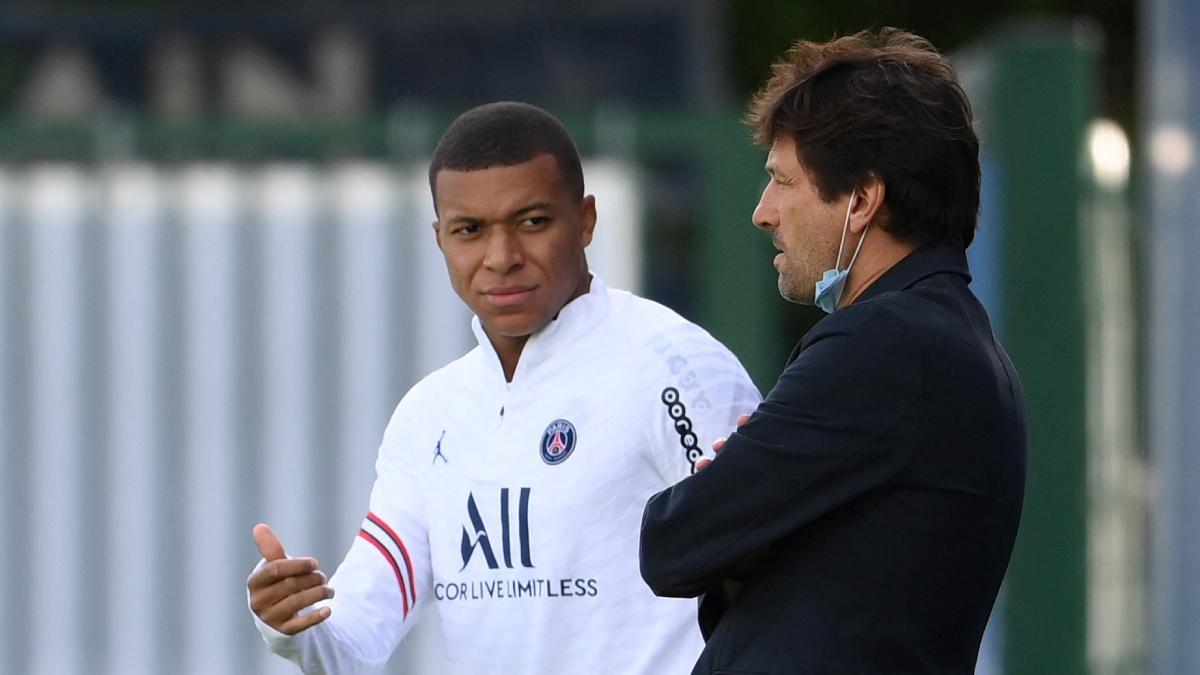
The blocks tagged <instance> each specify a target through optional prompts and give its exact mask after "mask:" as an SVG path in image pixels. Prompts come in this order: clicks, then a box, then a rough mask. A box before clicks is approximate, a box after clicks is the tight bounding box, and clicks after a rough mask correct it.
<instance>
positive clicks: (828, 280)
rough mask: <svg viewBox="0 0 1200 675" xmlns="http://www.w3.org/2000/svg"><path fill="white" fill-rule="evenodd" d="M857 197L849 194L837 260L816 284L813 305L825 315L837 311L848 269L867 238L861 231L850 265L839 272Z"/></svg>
mask: <svg viewBox="0 0 1200 675" xmlns="http://www.w3.org/2000/svg"><path fill="white" fill-rule="evenodd" d="M856 197H858V195H857V194H856V193H853V192H852V193H850V204H849V205H848V206H847V207H846V222H844V223H842V243H840V244H838V254H837V260H835V261H834V262H833V269H831V270H825V274H822V275H821V279H820V281H818V282H817V284H816V288H817V293H816V296H815V297H814V299H813V304H815V305H816V306H817V307H820V308H821V309H822V310H824V311H825V313H826V314H832V313H833V310H835V309H837V307H838V303H839V302H841V300H842V291H844V290H845V289H846V278H847V277H849V276H850V268H851V267H853V266H854V261H855V260H858V252H859V251H861V250H862V244H863V240H864V239H866V238H867V231H866V230H863V233H862V236H861V237H859V239H858V246H857V247H856V248H855V249H854V255H853V256H851V257H850V264H848V265H846V269H844V270H839V269H838V265H841V264H842V250H843V249H845V247H846V233H847V232H848V231H849V230H850V212H851V211H852V210H854V201H855V198H856Z"/></svg>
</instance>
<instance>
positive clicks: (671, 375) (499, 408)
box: [247, 103, 760, 675]
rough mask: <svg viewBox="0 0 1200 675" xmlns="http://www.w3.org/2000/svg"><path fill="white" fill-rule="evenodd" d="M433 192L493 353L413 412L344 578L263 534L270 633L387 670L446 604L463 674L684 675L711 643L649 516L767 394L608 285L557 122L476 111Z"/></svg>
mask: <svg viewBox="0 0 1200 675" xmlns="http://www.w3.org/2000/svg"><path fill="white" fill-rule="evenodd" d="M429 178H430V188H431V190H432V192H433V199H434V206H435V211H436V213H437V221H436V222H434V224H433V229H434V233H435V235H436V237H437V242H438V246H439V247H440V248H441V250H442V253H443V254H444V255H445V258H446V268H447V270H448V272H449V274H450V281H451V283H452V285H453V286H454V289H455V291H456V292H457V293H458V295H459V296H460V297H461V298H462V300H463V302H465V303H466V304H467V305H468V306H469V307H470V308H471V309H472V310H473V311H474V313H475V319H474V320H473V321H472V328H473V329H474V332H475V335H476V337H477V338H478V339H479V346H478V347H476V348H475V349H473V350H471V351H470V352H468V353H467V354H466V355H464V356H463V357H461V358H459V359H458V360H456V361H454V362H453V363H451V364H449V365H448V366H446V367H444V368H442V369H441V370H438V371H436V372H434V373H432V374H430V375H429V376H428V377H426V378H424V379H423V380H421V381H420V382H418V383H417V384H416V385H415V386H414V387H413V388H412V389H411V390H410V391H409V392H408V394H407V395H406V396H405V397H404V399H403V400H402V401H401V402H400V404H399V406H397V408H396V411H395V413H394V414H393V416H392V419H391V422H390V423H389V424H388V427H387V430H386V431H385V432H384V436H383V442H382V445H381V446H380V449H379V457H378V460H377V464H376V470H377V478H376V481H375V486H374V488H373V489H372V490H371V495H370V502H369V507H368V511H367V514H366V517H365V518H364V519H363V521H362V529H361V530H360V532H359V533H358V537H357V538H356V539H355V541H354V544H353V545H352V546H351V548H350V551H349V552H348V553H347V554H346V558H345V560H344V561H343V562H342V564H341V566H340V567H339V568H338V570H337V572H336V573H335V574H334V575H333V577H332V578H330V579H328V580H326V577H325V575H324V574H323V573H322V572H321V571H320V570H319V569H317V565H316V561H315V560H313V559H312V558H304V557H296V558H288V557H286V555H285V553H284V549H283V545H282V544H281V543H280V541H279V539H278V538H277V537H276V536H275V534H274V533H273V532H271V530H270V528H269V527H267V526H266V525H259V526H257V527H255V529H254V538H255V541H256V543H257V544H258V547H259V550H260V551H261V552H262V554H263V558H264V560H263V561H262V562H261V563H260V564H259V566H258V567H257V568H256V569H255V571H254V572H253V574H252V575H251V576H250V579H249V580H248V582H247V586H248V591H249V604H250V608H251V610H252V611H253V613H254V615H255V621H256V623H257V625H258V628H259V630H260V631H261V632H262V634H263V637H264V639H265V640H266V642H267V644H268V645H269V646H270V648H271V649H272V650H273V651H275V652H276V653H278V654H279V655H281V656H283V657H285V658H288V659H290V660H292V661H293V662H295V663H296V664H298V665H299V666H300V668H301V669H302V670H304V672H306V673H310V674H312V673H330V674H339V675H340V674H344V673H371V672H377V671H379V670H380V669H382V668H383V666H384V665H385V664H386V663H387V661H388V658H389V657H390V656H391V654H392V651H393V650H394V649H395V648H396V646H397V644H398V643H399V642H400V640H401V639H403V638H404V636H405V634H406V633H407V632H408V631H409V629H410V628H411V626H412V624H413V621H414V620H415V619H416V617H418V616H419V615H420V612H419V610H420V609H421V608H422V607H424V606H426V605H429V604H431V603H437V608H438V612H437V615H438V616H439V617H440V620H441V632H442V634H443V635H444V639H445V644H444V647H445V652H446V654H445V655H446V658H447V659H448V661H449V662H450V663H451V664H453V668H454V669H455V671H456V672H461V673H546V674H551V673H553V674H556V675H557V674H561V673H621V674H623V675H636V674H638V673H646V674H651V673H654V674H658V673H671V672H686V671H687V670H688V669H689V668H691V667H692V664H693V663H695V661H696V658H697V656H698V655H699V654H700V651H701V649H702V647H703V641H702V640H701V636H700V631H699V629H698V626H697V624H696V619H695V601H692V600H673V599H663V598H656V597H654V595H653V594H652V593H651V592H650V590H649V589H648V588H647V587H646V586H645V584H644V583H642V580H641V577H640V576H639V573H638V533H639V525H640V519H641V513H642V508H643V506H644V505H645V503H646V500H647V499H648V498H649V496H650V495H652V494H654V493H656V492H658V491H660V490H662V489H664V488H666V487H668V486H670V485H673V484H674V483H676V482H677V481H678V480H679V479H681V478H683V477H684V476H687V475H688V474H690V473H691V472H693V471H694V470H695V464H696V461H697V460H698V459H699V458H700V456H701V453H702V449H704V448H708V447H710V445H711V444H712V442H713V440H714V439H715V438H716V437H717V436H719V435H722V434H726V433H728V432H729V431H730V430H732V429H733V427H734V424H735V421H736V419H737V417H738V414H739V413H742V412H745V411H749V410H753V409H754V408H755V406H756V405H757V403H758V402H759V399H760V396H759V393H758V391H757V390H756V389H755V387H754V385H753V383H752V382H751V381H750V379H749V377H748V376H747V375H746V372H745V370H744V369H743V368H742V366H741V365H740V364H739V363H738V361H737V359H736V358H735V357H734V356H733V355H732V354H731V353H730V352H729V351H728V350H727V349H725V348H724V347H723V346H722V345H721V344H720V343H718V342H717V341H716V340H714V339H713V338H712V337H711V336H710V335H708V333H706V332H705V331H704V330H702V329H700V328H699V327H697V326H695V325H694V324H691V323H689V322H688V321H686V320H684V319H683V318H681V317H680V316H679V315H677V314H676V313H674V312H673V311H671V310H670V309H667V308H665V307H663V306H661V305H658V304H656V303H654V302H651V301H649V300H645V299H643V298H639V297H637V296H635V295H632V294H630V293H627V292H625V291H619V290H616V289H610V288H608V287H607V286H605V284H604V282H603V281H602V280H601V279H600V278H599V277H597V276H596V275H594V274H592V273H590V272H589V270H588V266H587V260H586V257H585V255H584V249H585V248H586V247H587V245H588V243H589V242H590V241H591V238H592V231H593V228H594V226H595V223H596V205H595V199H594V198H593V197H592V196H590V195H587V196H585V194H584V187H583V174H582V171H581V169H580V160H579V154H578V151H577V150H576V148H575V144H574V142H573V141H572V139H571V137H570V135H569V134H568V132H567V131H566V129H565V128H564V127H563V126H562V125H561V124H560V123H559V122H558V121H557V120H556V119H554V118H553V117H552V116H550V115H549V114H547V113H546V112H544V111H542V110H540V109H538V108H535V107H533V106H529V105H525V104H520V103H494V104H489V105H485V106H482V107H479V108H475V109H473V110H471V111H468V112H467V113H465V114H463V115H462V116H461V117H459V118H458V119H457V120H456V121H455V122H454V123H453V124H452V125H451V126H450V128H449V129H448V130H447V131H446V133H445V135H444V136H443V137H442V139H441V141H440V142H439V144H438V146H437V149H436V150H435V152H434V156H433V161H432V163H431V166H430V169H429ZM713 506H714V508H719V505H716V504H714V505H713ZM335 591H336V594H335Z"/></svg>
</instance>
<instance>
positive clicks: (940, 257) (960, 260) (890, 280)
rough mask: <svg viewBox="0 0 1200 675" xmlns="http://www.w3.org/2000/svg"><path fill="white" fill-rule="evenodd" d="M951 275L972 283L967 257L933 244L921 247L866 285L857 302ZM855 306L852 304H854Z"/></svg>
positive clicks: (952, 248)
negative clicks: (945, 273) (934, 276)
mask: <svg viewBox="0 0 1200 675" xmlns="http://www.w3.org/2000/svg"><path fill="white" fill-rule="evenodd" d="M943 272H948V273H951V274H958V275H960V276H962V277H964V278H965V279H966V280H967V282H968V283H970V281H971V272H970V270H968V269H967V254H966V251H963V250H962V249H960V248H957V247H954V246H945V245H931V246H926V247H924V248H919V249H917V250H915V251H913V252H912V253H909V254H908V255H907V256H905V257H904V258H903V259H902V260H901V261H900V262H898V263H896V264H895V265H893V266H892V268H891V269H889V270H888V271H886V272H884V273H883V274H882V275H880V277H879V278H878V279H876V280H875V283H873V284H871V285H870V286H867V288H866V289H865V290H863V292H862V293H860V294H859V295H858V297H857V298H855V299H854V302H862V301H864V300H869V299H871V298H873V297H875V296H877V295H882V294H884V293H887V292H888V291H899V290H903V289H905V288H910V287H911V286H912V285H913V284H915V283H917V282H918V281H920V280H922V279H924V278H926V277H928V276H932V275H934V274H940V273H943ZM851 304H853V303H851Z"/></svg>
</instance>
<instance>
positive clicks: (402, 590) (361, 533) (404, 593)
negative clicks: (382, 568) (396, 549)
mask: <svg viewBox="0 0 1200 675" xmlns="http://www.w3.org/2000/svg"><path fill="white" fill-rule="evenodd" d="M358 536H360V537H362V538H363V539H365V540H366V541H368V542H370V544H371V545H372V546H374V547H375V548H377V549H379V552H380V553H382V554H383V559H384V560H386V561H387V562H388V564H389V565H391V566H392V571H393V572H395V573H396V583H397V584H398V585H399V586H400V597H401V598H403V599H404V618H406V619H407V618H408V591H407V590H405V588H404V578H403V577H402V576H400V566H399V565H397V564H396V559H395V558H393V557H392V554H391V552H390V551H388V550H387V547H386V546H384V545H383V544H381V543H379V540H378V539H376V538H375V537H373V536H371V533H370V532H367V531H366V530H359V531H358ZM413 601H414V602H415V601H416V599H415V598H414V600H413Z"/></svg>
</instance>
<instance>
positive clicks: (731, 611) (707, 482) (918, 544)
mask: <svg viewBox="0 0 1200 675" xmlns="http://www.w3.org/2000/svg"><path fill="white" fill-rule="evenodd" d="M969 281H970V276H969V274H968V271H967V263H966V258H965V256H964V255H963V253H962V251H960V250H958V249H953V248H944V247H930V248H924V249H921V250H918V251H916V252H914V253H912V254H910V255H909V256H908V257H906V258H905V259H904V260H902V261H900V262H899V263H898V264H897V265H896V266H894V267H893V268H892V269H890V270H888V271H887V272H885V273H884V274H883V275H882V276H881V277H880V278H879V279H878V280H876V281H875V283H874V284H872V285H871V286H870V287H869V288H867V289H866V291H864V292H863V293H862V295H861V296H860V297H859V298H857V299H856V300H855V301H854V302H853V303H852V304H850V305H849V306H847V307H844V308H842V309H840V310H838V311H836V312H834V313H833V314H831V315H829V316H828V317H825V318H824V319H822V320H821V321H820V322H819V323H818V324H817V325H816V326H814V327H813V329H812V330H810V331H809V332H808V334H807V335H805V336H804V339H803V340H802V341H801V343H800V345H799V346H798V347H797V349H796V351H795V352H793V354H792V357H791V359H790V360H789V363H788V365H787V367H786V369H785V370H784V372H783V374H782V375H781V376H780V378H779V381H778V382H777V383H776V385H775V387H774V388H773V389H772V390H771V392H770V393H769V394H768V395H767V398H766V400H765V401H763V403H762V404H761V405H760V406H759V407H758V409H757V410H756V411H755V412H754V414H753V416H752V418H751V420H750V422H749V423H748V424H746V425H745V426H744V427H742V428H741V429H740V430H739V431H738V432H737V433H734V434H732V435H731V436H730V438H729V441H728V443H727V444H726V446H725V449H724V450H723V451H722V452H721V454H720V455H719V456H718V457H717V459H716V460H715V461H714V462H713V463H712V464H711V465H710V466H709V467H708V468H706V469H704V470H703V471H701V472H699V473H698V474H696V475H694V476H691V477H689V478H687V479H685V480H683V481H682V482H680V483H679V484H677V485H675V486H674V487H672V488H670V489H668V490H665V491H663V492H660V493H658V494H656V495H654V497H652V498H651V499H650V502H649V503H648V504H647V505H646V511H645V514H644V516H643V521H642V535H641V566H642V576H643V578H644V579H645V580H646V583H648V584H649V585H650V587H651V588H652V589H653V590H654V592H655V593H657V594H659V595H666V596H672V597H693V596H700V595H702V594H706V593H707V595H706V596H705V597H704V598H703V600H702V602H701V608H700V622H701V629H702V630H703V632H704V635H705V638H706V639H707V645H706V647H705V649H704V652H703V654H702V655H701V657H700V661H699V662H698V663H697V664H696V668H695V670H694V671H693V672H694V673H755V674H760V675H761V674H767V673H788V674H797V675H798V674H804V675H854V674H859V673H863V674H865V673H920V674H921V675H930V674H935V673H954V674H962V675H970V674H971V673H972V672H973V671H974V667H975V660H976V657H977V654H978V651H979V642H980V639H981V637H982V634H983V630H984V627H985V625H986V624H987V620H988V615H989V614H990V612H991V608H992V604H993V603H994V601H995V598H996V592H997V590H998V589H999V586H1000V581H1001V579H1002V578H1003V576H1004V570H1005V568H1006V567H1007V565H1008V560H1009V556H1010V554H1011V552H1012V546H1013V540H1014V538H1015V536H1016V532H1017V523H1018V521H1019V519H1020V513H1021V501H1022V496H1023V493H1024V484H1025V462H1026V446H1027V439H1026V430H1025V403H1024V396H1023V394H1022V391H1021V385H1020V382H1019V381H1018V379H1017V375H1016V373H1015V372H1014V370H1013V366H1012V364H1011V363H1010V362H1009V359H1008V356H1007V355H1006V354H1005V352H1004V350H1003V349H1002V348H1001V347H1000V345H999V343H997V341H996V339H995V338H994V337H993V335H992V329H991V325H990V323H989V321H988V317H987V313H986V312H985V311H984V309H983V307H982V305H980V303H979V301H978V300H977V299H976V298H975V296H974V295H972V294H971V292H970V290H969V289H968V288H967V283H968V282H969ZM730 580H734V583H733V584H732V585H734V586H740V587H741V588H740V593H738V594H737V595H736V597H734V598H733V599H728V598H729V597H730V596H729V594H728V593H726V592H723V591H722V590H721V588H722V586H723V585H724V586H725V587H727V588H728V587H730V586H731V584H730V583H729V581H730Z"/></svg>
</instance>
